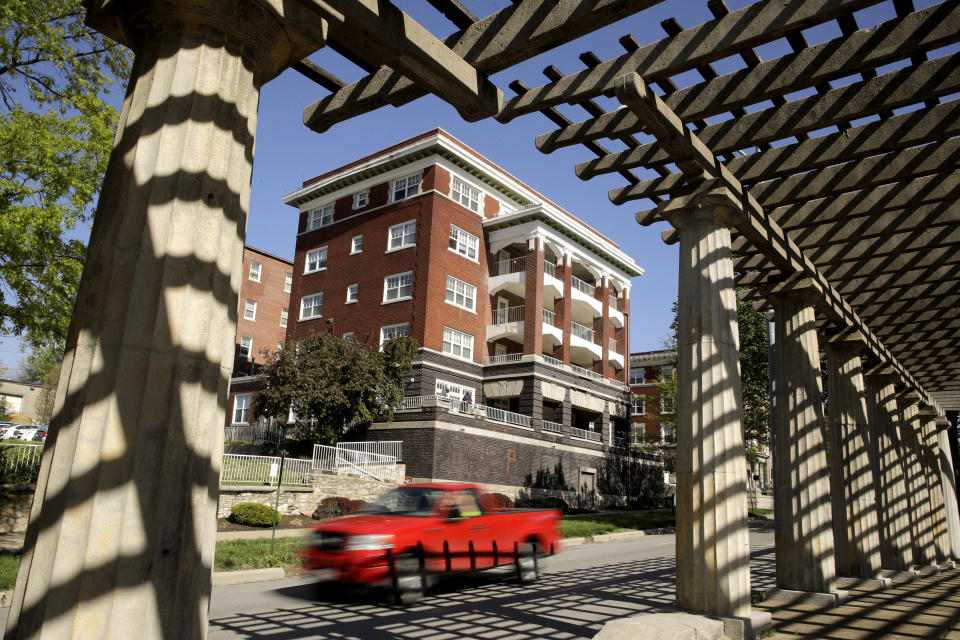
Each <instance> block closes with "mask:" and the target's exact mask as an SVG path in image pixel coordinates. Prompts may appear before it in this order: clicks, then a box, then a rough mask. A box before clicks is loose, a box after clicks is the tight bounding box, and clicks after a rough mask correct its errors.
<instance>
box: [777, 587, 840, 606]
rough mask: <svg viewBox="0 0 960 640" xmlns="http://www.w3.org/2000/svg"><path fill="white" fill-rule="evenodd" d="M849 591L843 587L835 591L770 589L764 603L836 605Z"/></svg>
mask: <svg viewBox="0 0 960 640" xmlns="http://www.w3.org/2000/svg"><path fill="white" fill-rule="evenodd" d="M849 597H850V593H849V592H848V591H845V590H843V589H838V590H836V591H798V590H796V589H780V588H777V589H771V590H770V591H767V593H766V598H765V599H764V601H763V604H764V605H770V606H774V605H775V606H779V605H788V604H811V605H815V606H818V607H826V608H829V607H836V606H838V605H841V604H843V603H844V602H846V601H847V599H848V598H849Z"/></svg>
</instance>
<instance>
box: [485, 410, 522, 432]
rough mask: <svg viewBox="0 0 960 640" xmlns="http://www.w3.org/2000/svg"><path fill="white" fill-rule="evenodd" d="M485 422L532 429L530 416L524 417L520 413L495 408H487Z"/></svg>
mask: <svg viewBox="0 0 960 640" xmlns="http://www.w3.org/2000/svg"><path fill="white" fill-rule="evenodd" d="M486 409H487V420H493V421H494V422H502V423H504V424H509V425H513V426H514V427H525V428H527V429H532V428H533V425H532V419H531V418H530V416H525V415H523V414H522V413H514V412H512V411H507V410H505V409H497V408H496V407H491V406H489V405H488V406H487V407H486Z"/></svg>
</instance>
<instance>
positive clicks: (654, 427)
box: [630, 350, 677, 444]
mask: <svg viewBox="0 0 960 640" xmlns="http://www.w3.org/2000/svg"><path fill="white" fill-rule="evenodd" d="M676 359H677V354H676V353H675V352H674V351H671V350H661V351H641V352H637V353H631V354H630V391H631V393H633V406H632V407H631V411H630V437H631V440H632V441H633V442H635V443H637V442H640V441H641V440H643V439H644V436H645V437H646V441H648V442H649V441H650V440H651V439H655V440H656V441H657V442H660V443H661V444H671V443H673V442H674V433H673V431H674V430H673V429H672V428H670V427H667V426H664V425H662V424H661V423H660V416H661V415H662V414H665V413H667V414H670V415H671V416H673V413H674V402H673V400H672V399H668V398H661V394H660V389H659V383H660V377H661V376H662V375H665V374H673V372H674V370H675V368H676V364H675V363H676Z"/></svg>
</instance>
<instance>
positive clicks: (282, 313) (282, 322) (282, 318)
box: [280, 307, 290, 327]
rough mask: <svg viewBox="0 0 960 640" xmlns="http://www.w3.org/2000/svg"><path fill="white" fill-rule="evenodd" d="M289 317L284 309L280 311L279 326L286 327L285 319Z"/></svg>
mask: <svg viewBox="0 0 960 640" xmlns="http://www.w3.org/2000/svg"><path fill="white" fill-rule="evenodd" d="M289 317H290V310H289V309H287V308H286V307H283V308H282V309H280V326H281V327H285V326H287V319H288V318H289Z"/></svg>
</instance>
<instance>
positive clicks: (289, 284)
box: [283, 273, 293, 293]
mask: <svg viewBox="0 0 960 640" xmlns="http://www.w3.org/2000/svg"><path fill="white" fill-rule="evenodd" d="M291 289H293V274H292V273H285V274H283V292H284V293H290V291H291Z"/></svg>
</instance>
